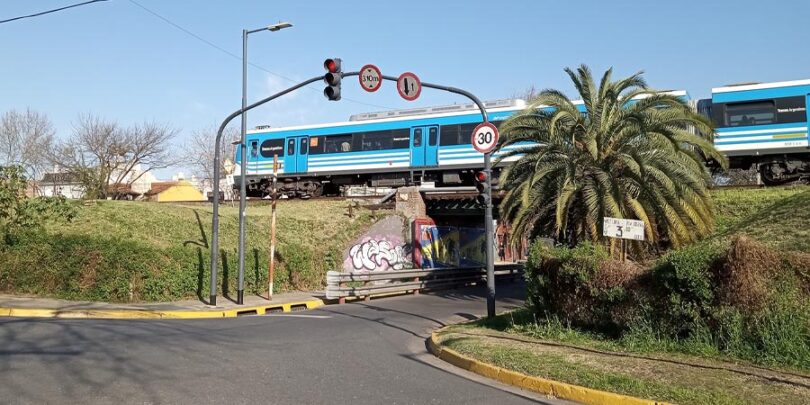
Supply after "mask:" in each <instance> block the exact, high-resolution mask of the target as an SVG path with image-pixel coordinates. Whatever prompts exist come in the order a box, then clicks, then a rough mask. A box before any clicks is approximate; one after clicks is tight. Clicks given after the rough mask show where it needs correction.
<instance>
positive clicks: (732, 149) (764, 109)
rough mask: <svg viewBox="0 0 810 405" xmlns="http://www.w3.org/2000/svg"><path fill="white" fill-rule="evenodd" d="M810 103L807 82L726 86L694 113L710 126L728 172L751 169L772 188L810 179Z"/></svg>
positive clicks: (809, 89)
mask: <svg viewBox="0 0 810 405" xmlns="http://www.w3.org/2000/svg"><path fill="white" fill-rule="evenodd" d="M809 99H810V80H797V81H788V82H775V83H757V84H741V85H729V86H725V87H718V88H714V89H712V98H711V100H700V101H699V102H698V110H699V111H700V112H701V113H703V114H705V115H707V116H709V117H711V119H712V121H713V122H714V125H715V128H716V132H715V134H714V145H715V146H716V147H717V149H718V150H719V151H721V152H723V153H724V154H726V155H727V156H728V158H729V163H730V167H731V168H736V169H751V168H753V167H756V168H757V169H758V170H759V173H760V176H761V179H762V181H763V182H764V183H765V184H768V185H774V184H781V183H785V182H790V181H796V180H800V179H802V178H807V177H808V176H810V149H808V145H809V144H808V131H807V122H808V111H807V105H808V100H809Z"/></svg>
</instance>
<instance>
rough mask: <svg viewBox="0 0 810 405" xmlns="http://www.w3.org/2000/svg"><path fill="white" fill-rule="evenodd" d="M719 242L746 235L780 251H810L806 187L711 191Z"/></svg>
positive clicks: (809, 207)
mask: <svg viewBox="0 0 810 405" xmlns="http://www.w3.org/2000/svg"><path fill="white" fill-rule="evenodd" d="M712 195H713V197H714V203H715V209H716V218H717V230H716V236H717V237H718V238H720V239H722V240H727V239H730V237H732V236H734V235H748V236H751V237H753V238H754V239H756V240H758V241H760V242H762V243H764V244H766V245H768V246H770V247H772V248H774V249H777V250H782V251H787V250H791V251H800V252H810V187H807V186H795V187H776V188H762V189H721V190H714V191H713V192H712Z"/></svg>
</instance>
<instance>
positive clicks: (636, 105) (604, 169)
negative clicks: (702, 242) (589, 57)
mask: <svg viewBox="0 0 810 405" xmlns="http://www.w3.org/2000/svg"><path fill="white" fill-rule="evenodd" d="M565 72H566V73H568V75H569V76H570V77H571V80H572V81H573V83H574V87H575V88H576V90H577V91H578V92H579V95H580V97H581V99H582V100H583V104H584V109H585V111H584V112H580V110H579V109H577V106H576V105H575V104H574V103H573V102H572V101H571V100H569V99H568V98H567V97H566V96H565V95H564V94H562V93H561V92H559V91H557V90H543V91H541V92H540V93H539V94H538V95H537V96H536V97H535V98H534V99H533V100H531V102H530V105H529V106H528V107H527V108H526V109H525V110H523V111H521V112H520V113H518V114H516V115H514V116H513V117H511V118H510V119H508V120H507V121H506V122H505V123H504V124H503V125H502V127H501V132H502V133H503V135H504V142H503V143H502V144H501V145H499V148H501V149H502V148H505V147H507V146H510V145H516V146H520V147H518V148H513V149H512V150H510V151H508V152H507V153H505V155H504V156H502V157H501V159H504V158H507V157H510V156H515V155H522V156H520V158H519V159H518V160H517V161H516V162H515V163H514V164H513V165H511V166H510V167H509V168H507V169H505V170H504V171H503V173H502V175H501V178H500V184H501V188H502V189H504V190H506V194H505V197H504V200H503V203H502V205H501V215H502V217H503V218H506V219H507V220H509V221H510V222H512V224H513V226H514V229H515V232H514V234H515V235H516V236H520V235H532V236H537V235H543V236H553V237H556V238H559V239H561V240H566V241H568V242H569V243H570V244H573V245H575V244H577V243H578V242H580V241H583V240H590V241H594V242H604V239H603V236H602V219H603V217H617V218H631V219H640V220H642V221H644V223H645V224H646V238H647V241H649V242H651V243H663V244H667V243H668V244H671V245H674V246H679V245H682V244H685V243H688V242H690V241H694V240H696V239H698V238H700V237H702V236H705V235H707V234H709V233H710V232H711V230H712V228H713V226H714V217H713V205H712V202H711V199H710V196H709V194H708V191H707V185H708V183H709V181H710V177H709V172H708V171H707V169H706V167H705V165H704V162H705V159H706V158H711V159H715V160H717V161H718V162H721V164H722V165H723V166H725V165H727V163H726V159H725V157H724V156H723V155H721V154H720V153H719V152H718V151H717V150H716V149H715V148H714V146H713V145H712V142H711V141H710V140H708V139H706V138H704V137H702V136H700V135H696V134H699V133H704V134H711V133H713V130H712V126H711V123H710V122H709V121H708V120H707V119H705V118H704V117H702V116H701V115H699V114H697V113H696V112H695V111H694V110H693V109H692V108H691V107H690V106H689V105H688V104H687V103H686V102H685V101H684V100H682V99H681V98H679V97H677V96H675V95H671V94H665V93H662V92H656V91H653V90H650V89H649V88H648V87H647V84H646V82H645V81H644V78H643V77H642V74H641V72H639V73H636V74H634V75H632V76H630V77H627V78H623V79H620V80H616V81H613V80H612V69H610V70H608V71H607V72H605V74H604V75H603V76H602V79H601V82H600V83H599V86H598V87H597V86H596V84H595V83H594V80H593V77H592V75H591V72H590V70H589V69H588V67H587V66H585V65H582V66H580V67H579V68H577V70H576V71H573V70H571V69H570V68H566V69H565Z"/></svg>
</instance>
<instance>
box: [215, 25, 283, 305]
mask: <svg viewBox="0 0 810 405" xmlns="http://www.w3.org/2000/svg"><path fill="white" fill-rule="evenodd" d="M290 27H292V24H290V23H288V22H279V23H278V24H272V25H268V26H266V27H262V28H258V29H255V30H242V110H244V109H245V107H247V40H248V35H250V34H252V33H254V32H259V31H271V32H276V31H281V30H283V29H284V28H290ZM246 115H247V114H246V113H245V112H243V113H242V134H241V137H240V138H239V140H240V144H241V146H240V149H239V150H240V156H241V158H242V161H241V162H240V166H239V167H240V171H239V174H240V175H241V176H240V179H239V287H238V288H237V292H236V303H237V304H239V305H242V304H244V300H245V206H246V205H247V199H246V194H247V190H246V189H247V187H246V183H247V182H246V177H247V145H246V140H245V136H246V134H247V116H246ZM216 192H219V190H216Z"/></svg>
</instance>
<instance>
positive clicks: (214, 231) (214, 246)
mask: <svg viewBox="0 0 810 405" xmlns="http://www.w3.org/2000/svg"><path fill="white" fill-rule="evenodd" d="M359 74H360V72H347V73H344V74H343V77H347V76H357V75H359ZM321 80H323V75H321V76H316V77H313V78H311V79H309V80H305V81H303V82H301V83H298V84H296V85H295V86H292V87H289V88H287V89H285V90H282V91H280V92H278V93H276V94H273V95H271V96H268V97H266V98H263V99H261V100H259V101H257V102H255V103H253V104H251V105H249V106H247V107H245V108H241V109H239V110H236V111H234V112H233V113H232V114H231V115H229V116H228V117H227V118H225V120H224V121H222V125H220V126H219V130H218V131H217V138H216V145H215V146H214V188H213V194H214V200H213V206H214V209H213V211H214V212H213V219H212V220H211V286H210V295H209V302H208V305H217V259H218V258H217V254H218V253H219V252H218V250H219V177H220V170H219V166H220V164H219V162H220V159H221V154H222V134H223V132H224V131H225V127H227V126H228V124H229V123H230V122H231V121H233V119H234V118H236V117H238V116H240V115H242V114H243V113H246V112H248V111H250V110H252V109H254V108H256V107H258V106H260V105H262V104H265V103H267V102H269V101H273V100H275V99H277V98H279V97H281V96H283V95H285V94H288V93H291V92H293V91H295V90H298V89H300V88H301V87H304V86H306V85H308V84H311V83H315V82H317V81H321ZM241 158H242V159H244V158H245V156H241ZM240 175H242V176H245V175H246V173H240ZM243 253H244V252H243Z"/></svg>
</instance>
